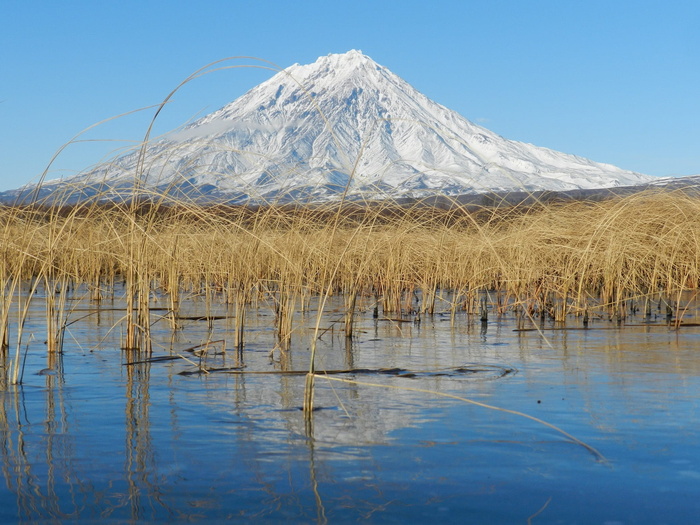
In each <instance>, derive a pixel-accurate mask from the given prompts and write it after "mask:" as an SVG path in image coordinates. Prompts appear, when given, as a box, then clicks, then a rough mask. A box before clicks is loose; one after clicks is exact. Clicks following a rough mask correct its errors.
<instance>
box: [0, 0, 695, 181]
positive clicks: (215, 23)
mask: <svg viewBox="0 0 700 525" xmlns="http://www.w3.org/2000/svg"><path fill="white" fill-rule="evenodd" d="M350 49H361V50H362V51H363V52H364V53H365V54H367V55H369V56H370V57H372V58H373V59H374V60H375V61H377V62H378V63H380V64H382V65H384V66H386V67H388V68H389V69H390V70H392V71H393V72H394V73H396V74H398V75H399V76H401V77H403V78H404V79H405V80H407V81H408V82H409V83H411V84H412V85H413V86H414V87H416V88H417V89H418V90H419V91H421V92H423V93H424V94H426V95H427V96H428V97H430V98H432V99H433V100H435V101H436V102H439V103H441V104H443V105H445V106H447V107H449V108H451V109H453V110H455V111H458V112H459V113H461V114H462V115H463V116H465V117H466V118H468V119H470V120H472V121H473V122H475V123H478V124H480V125H483V126H485V127H487V128H489V129H491V130H492V131H495V132H496V133H498V134H500V135H502V136H504V137H506V138H509V139H513V140H520V141H524V142H529V143H532V144H535V145H538V146H544V147H548V148H552V149H556V150H559V151H563V152H566V153H572V154H576V155H580V156H583V157H588V158H590V159H593V160H595V161H599V162H607V163H611V164H615V165H617V166H619V167H622V168H625V169H629V170H634V171H638V172H641V173H646V174H650V175H659V176H663V175H691V174H698V173H700V2H698V1H697V0H688V1H674V0H667V1H645V0H635V1H631V0H630V1H623V0H617V1H616V0H605V1H598V0H586V1H574V0H571V1H568V0H550V1H544V0H527V1H525V0H523V1H515V0H489V1H483V0H480V1H471V0H464V1H447V0H444V1H440V0H434V1H433V2H430V3H429V2H425V1H412V0H403V1H384V2H379V1H374V2H371V1H364V0H353V1H347V0H344V1H336V2H333V1H330V0H327V1H325V2H320V1H303V0H298V1H296V2H291V1H265V0H257V1H245V0H241V1H214V0H211V1H207V0H201V1H198V2H192V1H177V0H172V1H147V0H139V1H132V0H126V1H119V2H117V1H114V2H107V1H94V0H91V1H70V0H64V1H61V2H57V1H49V0H47V1H43V2H42V1H36V0H0V50H1V51H0V190H6V189H10V188H15V187H18V186H21V185H23V184H25V183H27V182H30V181H32V180H36V177H37V176H38V175H39V174H41V172H42V171H43V170H44V169H45V168H46V167H47V165H48V163H49V161H50V160H51V158H52V156H53V154H54V153H55V152H56V151H57V150H58V149H59V148H60V147H61V146H62V145H64V144H65V143H67V142H68V141H69V140H70V139H71V138H72V137H73V136H74V135H76V134H77V133H79V132H80V131H81V130H83V129H85V128H87V127H88V126H91V125H92V124H95V123H97V122H99V121H102V120H104V119H108V118H110V117H114V116H116V115H120V114H122V113H126V112H129V111H132V110H137V109H140V108H144V107H147V106H150V105H153V104H157V103H159V102H160V101H162V100H163V99H164V98H165V97H166V96H167V94H168V93H169V92H170V91H171V90H172V89H174V88H175V87H176V86H177V85H178V84H179V82H181V81H182V80H183V79H185V78H186V77H187V76H188V75H189V74H191V73H192V72H193V71H195V70H196V69H198V68H200V67H202V66H204V65H206V64H208V63H210V62H212V61H215V60H217V59H221V58H225V57H230V56H253V57H259V58H261V59H265V60H269V61H271V62H273V63H275V64H277V65H279V66H280V67H286V66H289V65H291V64H293V63H302V64H305V63H310V62H313V61H314V60H316V58H318V57H319V56H321V55H327V54H329V53H342V52H345V51H348V50H350ZM227 63H228V64H229V65H234V64H240V65H244V64H264V63H262V62H257V61H254V60H237V61H230V62H227ZM272 74H273V73H272V72H271V71H269V70H266V69H259V68H234V69H228V70H225V71H220V72H216V73H212V74H209V75H206V76H205V77H202V78H200V79H198V80H196V81H194V82H191V83H189V84H187V85H186V86H185V88H183V89H182V90H180V91H179V92H178V93H177V94H176V96H175V97H174V99H173V102H172V103H171V104H169V105H168V107H167V108H166V109H165V110H164V112H163V113H162V115H161V116H159V118H158V120H157V127H156V132H164V131H167V130H169V129H172V128H175V127H177V126H178V125H180V124H183V123H184V122H186V121H188V120H189V119H191V118H193V117H195V116H201V115H203V114H206V113H208V112H210V111H213V110H216V109H218V108H219V107H221V106H223V105H224V104H226V103H228V102H231V101H232V100H234V99H235V98H237V97H238V96H240V95H242V94H243V93H244V92H245V91H247V90H248V89H250V88H252V87H253V86H255V85H257V84H258V83H260V82H262V81H263V80H265V79H267V78H269V77H270V76H272ZM152 115H153V110H152V109H151V110H143V111H139V112H136V113H134V114H131V115H128V116H125V117H120V118H118V119H115V120H112V121H110V122H108V123H106V124H104V125H100V126H98V127H97V128H95V129H93V130H91V131H90V132H88V133H86V134H85V135H83V136H82V138H84V139H86V140H89V142H82V143H79V144H73V145H70V146H69V147H68V148H66V149H65V151H64V152H63V153H62V154H61V155H60V156H59V158H58V160H57V161H56V163H55V164H53V165H52V168H51V170H50V173H49V177H50V178H54V177H56V176H60V175H69V174H73V173H75V172H77V171H81V170H83V169H84V168H86V167H88V166H90V165H92V164H94V163H96V162H99V161H100V159H102V158H103V157H104V156H105V155H108V156H112V155H113V154H114V152H115V151H117V150H118V149H119V148H122V147H126V146H129V145H130V143H131V141H138V140H140V139H141V138H142V137H143V135H144V133H145V131H146V127H147V126H148V122H149V120H150V118H151V117H152Z"/></svg>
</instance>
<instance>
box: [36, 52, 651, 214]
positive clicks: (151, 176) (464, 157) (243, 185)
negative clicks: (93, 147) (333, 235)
mask: <svg viewBox="0 0 700 525" xmlns="http://www.w3.org/2000/svg"><path fill="white" fill-rule="evenodd" d="M137 166H138V152H135V153H133V154H130V155H126V156H124V157H120V158H118V159H116V160H115V161H114V162H113V163H111V164H109V165H104V166H102V167H101V168H99V169H97V170H94V171H92V172H90V173H88V174H84V175H80V176H78V177H74V178H72V179H70V182H72V183H73V184H76V183H83V182H86V181H92V182H93V183H98V184H100V187H101V189H102V190H105V189H106V188H111V189H112V194H117V193H120V192H121V193H124V192H126V191H128V188H129V187H130V186H131V184H132V183H133V180H134V174H135V173H136V171H137ZM143 167H144V169H143V178H142V182H143V183H144V185H146V186H148V187H153V188H158V189H159V190H160V191H163V190H168V191H171V192H173V193H175V194H178V193H179V194H187V195H193V194H199V195H204V196H208V197H210V198H212V199H217V200H228V201H233V202H264V201H267V202H270V201H277V200H281V201H288V200H292V199H296V200H313V201H318V200H327V199H332V198H338V197H339V196H340V195H341V194H343V192H345V191H347V196H348V197H349V198H353V199H356V198H385V197H387V196H389V197H392V198H393V197H421V196H425V195H429V194H435V193H439V194H445V195H456V194H463V193H478V192H485V191H513V190H519V191H522V190H525V191H534V190H571V189H589V188H603V187H615V186H630V185H638V184H644V183H647V182H650V181H651V180H653V178H652V177H648V176H645V175H641V174H638V173H633V172H629V171H625V170H621V169H619V168H616V167H614V166H611V165H607V164H600V163H596V162H593V161H590V160H587V159H584V158H580V157H576V156H573V155H568V154H564V153H559V152H556V151H553V150H549V149H545V148H539V147H535V146H533V145H530V144H524V143H521V142H515V141H511V140H507V139H504V138H503V137H500V136H498V135H496V134H495V133H493V132H491V131H489V130H487V129H485V128H483V127H480V126H477V125H475V124H473V123H472V122H470V121H468V120H467V119H465V118H463V117H462V116H460V115H459V114H457V113H456V112H454V111H451V110H449V109H447V108H445V107H443V106H441V105H439V104H437V103H435V102H433V101H431V100H430V99H428V98H427V97H426V96H424V95H423V94H421V93H419V92H418V91H416V90H415V89H413V88H412V87H411V86H410V85H409V84H408V83H406V82H405V81H403V80H402V79H401V78H399V77H398V76H396V75H394V74H393V73H391V72H390V71H389V70H388V69H386V68H384V67H382V66H380V65H378V64H377V63H375V62H374V61H372V60H371V59H370V58H368V57H367V56H365V55H363V54H362V53H361V52H359V51H350V52H348V53H345V54H339V55H328V56H325V57H321V58H319V59H318V60H317V61H316V62H315V63H313V64H310V65H293V66H291V67H289V68H287V69H286V70H284V71H281V72H279V73H278V74H276V75H275V76H274V77H272V78H271V79H270V80H268V81H266V82H264V83H262V84H260V85H259V86H257V87H255V88H253V89H252V90H250V91H249V92H247V93H246V94H245V95H243V96H242V97H240V98H239V99H237V100H236V101H234V102H232V103H231V104H229V105H227V106H225V107H223V108H221V109H220V110H218V111H216V112H214V113H211V114H209V115H207V116H205V117H203V118H201V119H200V120H198V121H196V122H194V123H192V124H190V125H189V126H187V127H185V128H184V129H182V130H179V131H176V132H173V133H170V134H168V135H167V136H165V137H164V138H162V139H160V140H158V141H154V142H153V143H151V144H150V145H149V146H148V148H147V151H146V156H145V162H144V166H143ZM60 185H61V183H47V184H46V185H45V191H51V190H52V189H55V188H58V187H60Z"/></svg>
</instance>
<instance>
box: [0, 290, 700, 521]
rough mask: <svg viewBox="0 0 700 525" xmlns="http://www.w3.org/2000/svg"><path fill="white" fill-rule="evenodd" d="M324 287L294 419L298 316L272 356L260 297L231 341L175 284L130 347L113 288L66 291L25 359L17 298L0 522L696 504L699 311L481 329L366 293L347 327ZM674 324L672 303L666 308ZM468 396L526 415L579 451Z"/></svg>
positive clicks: (552, 512)
mask: <svg viewBox="0 0 700 525" xmlns="http://www.w3.org/2000/svg"><path fill="white" fill-rule="evenodd" d="M157 299H158V298H156V302H155V303H154V307H156V308H157V307H158V306H159V304H158V302H157ZM334 301H337V302H334ZM331 303H332V304H330V306H328V307H327V308H326V313H324V316H323V320H322V323H321V327H322V335H321V338H320V340H319V342H318V348H317V352H318V355H317V365H316V368H317V371H319V372H322V371H324V370H327V371H331V372H333V373H332V374H331V375H330V376H329V377H331V378H335V379H336V380H331V379H325V378H322V377H319V378H317V379H316V390H315V408H316V410H315V411H314V412H313V417H312V418H311V420H307V419H305V417H304V414H303V412H302V411H301V405H302V399H303V390H304V379H305V377H304V372H305V371H306V370H307V369H308V366H309V346H310V340H311V337H312V328H313V325H314V324H315V314H314V312H310V313H307V314H304V313H301V312H299V313H297V314H296V318H295V323H294V329H295V331H294V333H293V335H292V342H291V346H290V348H289V350H287V351H281V350H280V349H279V348H278V347H277V348H276V347H275V336H274V318H275V316H274V312H273V309H272V306H267V305H265V304H264V303H261V304H260V305H258V307H257V308H255V309H251V310H250V311H249V312H248V314H247V325H246V336H245V337H246V345H245V348H244V350H243V351H242V352H238V351H237V350H235V349H234V348H232V346H233V345H232V341H233V319H232V314H231V312H230V311H229V310H228V309H227V307H226V305H224V304H218V303H217V304H215V305H214V311H211V312H210V313H209V315H212V316H216V317H215V318H213V319H212V320H211V322H210V323H209V322H207V321H206V320H198V319H197V316H203V315H205V314H204V312H205V310H207V309H206V308H205V303H204V301H202V300H201V299H199V298H196V297H194V298H191V299H190V300H188V301H187V302H186V303H184V309H183V312H181V317H182V319H180V324H181V329H180V330H178V331H177V332H176V333H175V334H173V333H172V331H171V330H170V329H169V326H168V322H167V320H166V319H162V320H158V316H159V315H165V311H164V310H163V311H161V310H157V309H154V310H153V312H152V316H153V319H154V321H155V324H154V326H153V338H154V352H153V356H152V358H148V356H144V355H140V354H138V353H137V352H134V351H124V350H121V349H120V340H121V337H123V334H122V329H121V324H120V319H121V318H122V316H123V315H124V310H123V305H122V304H119V300H113V301H104V302H103V303H102V304H101V305H100V307H99V308H97V307H96V306H95V305H94V304H92V303H90V302H89V301H87V300H81V301H74V302H73V303H72V305H71V307H72V308H73V311H72V313H71V317H70V319H71V323H72V324H70V325H69V326H68V329H67V332H66V339H65V345H64V351H63V353H62V354H60V355H55V356H47V353H46V346H45V344H44V340H43V338H45V326H44V318H43V315H44V305H43V302H42V300H41V297H40V296H37V297H36V298H35V300H34V302H33V303H32V310H31V312H30V316H29V319H28V321H27V324H26V327H25V337H24V341H25V343H27V346H26V362H25V367H24V373H23V384H22V385H19V386H14V385H9V384H8V383H7V380H6V379H5V376H6V375H7V374H6V373H4V374H3V382H2V385H1V386H2V389H1V390H0V393H1V395H2V404H0V411H1V412H0V428H2V434H1V436H2V437H1V442H0V463H1V465H2V471H3V477H4V481H5V482H4V484H3V486H2V488H1V489H0V521H2V522H70V521H83V522H85V521H87V522H90V521H98V520H99V521H100V522H113V523H125V522H133V521H140V522H141V521H142V522H171V521H201V522H212V521H214V522H216V521H224V520H234V521H236V520H238V521H242V522H247V521H256V522H261V523H265V522H270V523H273V522H280V521H282V520H284V521H287V522H290V523H326V522H329V523H347V522H358V521H359V522H371V523H427V522H440V523H533V524H537V523H601V524H603V523H605V524H623V523H692V522H696V521H697V519H698V516H700V498H698V496H697V495H698V493H699V492H700V444H699V440H698V439H697V436H698V429H699V428H700V402H699V399H700V396H699V395H698V394H699V393H700V353H699V352H698V350H699V349H700V328H699V327H696V326H691V325H690V324H689V325H688V326H684V327H682V328H680V329H677V330H676V329H672V328H670V327H669V326H667V325H666V322H665V318H664V317H663V316H661V314H660V313H657V312H656V309H655V310H654V315H652V317H651V318H645V317H644V316H642V315H636V316H629V317H627V318H626V319H625V320H624V323H622V324H621V325H618V323H616V322H613V321H611V320H608V319H607V318H604V317H603V318H593V319H591V321H590V323H589V324H588V326H587V327H584V326H583V325H582V324H581V322H580V320H578V319H575V318H570V319H569V320H567V322H566V324H563V323H558V324H555V323H551V322H542V323H540V322H539V319H538V320H530V319H522V318H518V317H517V316H516V315H515V314H514V313H513V312H509V313H507V314H505V315H502V316H497V315H496V314H495V312H492V313H491V315H490V318H489V321H488V322H487V323H482V322H481V321H480V320H479V317H478V316H473V315H472V316H468V315H467V314H465V313H460V314H458V315H457V317H456V318H455V320H454V323H452V322H451V319H450V316H449V314H447V313H445V314H440V313H438V314H435V315H433V316H425V315H424V316H423V317H422V319H421V320H420V322H414V320H413V319H412V318H407V319H383V318H381V316H380V317H379V318H375V317H374V316H373V311H372V307H371V305H369V304H366V305H365V306H364V308H363V309H362V311H361V313H360V314H359V315H358V318H357V321H356V322H357V324H356V334H355V337H354V338H353V339H352V340H349V339H346V338H345V337H344V333H343V330H342V328H343V325H342V302H341V301H340V300H338V299H337V298H333V300H332V301H331ZM163 305H164V307H165V301H163ZM13 315H14V314H13ZM695 318H696V312H695V310H692V311H689V312H688V313H687V314H686V317H685V320H686V321H689V322H690V323H692V322H694V321H695ZM535 321H536V322H535ZM11 335H13V336H14V335H16V334H15V333H14V328H13V333H12V334H11ZM222 340H223V342H218V341H222ZM207 341H212V342H211V344H210V345H209V346H206V345H204V346H202V345H203V344H204V343H206V342H207ZM24 349H25V347H24V346H23V347H22V350H23V351H24ZM11 351H14V349H13V347H12V345H11ZM3 367H4V368H3V372H6V367H7V360H5V361H4V362H3ZM203 369H206V370H210V372H209V373H206V372H204V371H203ZM343 371H346V372H343ZM337 379H345V380H352V381H355V382H354V383H345V382H339V381H337ZM447 396H451V397H447ZM457 398H463V400H460V399H457ZM469 401H475V402H478V403H482V404H485V405H489V406H491V407H498V408H501V409H506V410H509V411H515V412H519V413H522V414H525V415H528V416H532V417H533V418H538V419H540V420H542V421H544V422H547V423H549V424H551V425H555V426H556V427H558V428H559V429H561V430H563V431H564V432H566V433H568V434H570V435H571V436H573V437H574V438H575V439H577V440H580V442H582V443H583V444H585V445H587V446H588V447H591V448H587V447H586V446H584V445H583V444H581V443H577V442H575V441H572V440H571V439H569V438H567V437H566V436H565V435H564V434H562V433H560V432H558V431H557V430H556V429H553V428H551V427H549V426H546V425H544V424H542V423H540V422H538V421H535V420H533V419H530V418H527V417H523V416H522V415H519V414H515V413H512V412H504V411H501V410H496V409H494V408H487V407H484V406H478V405H475V404H473V403H471V402H469ZM595 451H598V452H599V453H600V455H602V457H600V456H598V455H596V454H595Z"/></svg>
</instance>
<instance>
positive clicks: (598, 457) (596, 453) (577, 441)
mask: <svg viewBox="0 0 700 525" xmlns="http://www.w3.org/2000/svg"><path fill="white" fill-rule="evenodd" d="M315 375H316V377H319V378H321V377H322V378H324V379H327V380H329V381H338V382H340V383H349V384H353V385H361V386H372V387H378V388H390V389H396V390H404V391H408V392H419V393H422V394H431V395H434V396H439V397H447V398H450V399H456V400H458V401H462V402H464V403H469V404H470V405H475V406H478V407H481V408H487V409H489V410H496V411H498V412H504V413H506V414H512V415H514V416H518V417H524V418H525V419H529V420H531V421H534V422H535V423H539V424H540V425H544V426H546V427H548V428H551V429H552V430H555V431H556V432H558V433H560V434H561V435H563V436H564V437H566V438H567V439H569V440H570V441H573V442H574V443H575V444H577V445H579V446H581V447H583V448H585V449H586V450H587V451H588V452H590V453H591V454H592V455H593V456H594V457H595V458H596V461H599V462H601V463H608V460H607V458H606V457H605V456H604V455H603V454H601V453H600V452H599V451H598V450H597V449H595V448H593V447H592V446H591V445H589V444H587V443H584V442H583V441H581V440H580V439H578V438H576V437H574V436H572V435H571V434H569V433H568V432H566V431H565V430H562V429H561V428H559V427H557V426H555V425H553V424H551V423H548V422H547V421H544V420H542V419H540V418H538V417H535V416H531V415H529V414H525V413H524V412H518V411H517V410H511V409H509V408H501V407H497V406H494V405H489V404H486V403H482V402H480V401H474V400H473V399H469V398H466V397H461V396H456V395H454V394H446V393H444V392H435V391H434V390H426V389H423V388H411V387H403V386H396V385H382V384H379V383H368V382H366V381H355V380H354V379H344V378H342V377H331V376H329V375H324V374H315Z"/></svg>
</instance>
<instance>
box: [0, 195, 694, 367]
mask: <svg viewBox="0 0 700 525" xmlns="http://www.w3.org/2000/svg"><path fill="white" fill-rule="evenodd" d="M699 231H700V199H698V198H697V197H696V196H693V195H689V194H686V193H683V192H661V191H659V192H646V193H639V194H635V195H631V196H625V197H617V198H613V199H609V200H605V201H601V202H567V203H550V204H542V205H537V206H531V207H529V208H527V209H525V208H517V207H516V208H493V209H481V210H476V211H474V210H466V209H463V208H461V207H459V206H457V205H455V206H454V207H453V208H452V209H450V210H440V209H436V208H432V207H428V206H421V205H416V206H414V207H411V208H402V207H399V206H393V205H390V204H385V205H384V206H365V207H362V206H358V205H347V206H345V207H344V208H338V207H337V205H336V206H335V207H330V206H329V207H326V208H324V207H316V208H313V209H312V208H289V207H288V208H284V207H268V208H259V209H255V210H252V209H244V208H221V207H216V208H214V207H213V208H204V207H198V206H194V205H187V206H186V205H183V204H182V203H178V204H177V205H173V206H146V207H137V206H126V205H125V206H104V205H100V206H98V205H94V206H91V207H90V206H82V207H74V208H68V207H62V208H60V209H58V208H50V207H47V208H41V207H36V208H23V209H20V208H13V207H4V208H0V279H1V280H2V283H3V287H2V297H0V306H1V308H2V310H1V311H0V341H1V342H2V345H3V347H4V348H5V349H7V347H8V344H9V336H8V333H9V331H10V328H11V327H10V326H9V316H8V311H9V309H10V308H11V307H12V306H13V305H16V306H17V307H18V308H19V310H20V311H22V309H23V308H25V307H26V305H27V304H28V301H29V300H30V299H31V296H32V295H33V294H34V293H35V292H36V291H37V290H39V289H41V287H44V288H46V290H55V291H62V292H64V293H61V294H53V293H47V294H46V297H47V298H46V302H47V333H48V339H49V343H48V344H49V351H55V350H58V349H60V347H61V344H62V327H63V326H64V325H65V323H66V321H67V317H68V312H66V304H65V302H64V301H65V299H61V298H64V297H66V295H67V294H66V293H65V292H66V291H67V290H68V288H69V287H70V288H71V289H73V290H75V289H77V288H82V289H88V290H90V291H91V292H90V295H91V297H92V298H93V299H94V300H99V299H100V297H102V296H104V295H105V294H113V293H115V283H121V282H126V289H127V297H126V299H127V314H126V316H125V322H126V324H127V330H126V334H127V340H126V341H125V342H124V346H125V347H126V348H141V349H142V350H143V349H145V350H148V349H149V348H150V346H149V345H150V342H149V339H150V334H149V330H150V325H151V321H150V319H149V317H148V315H149V314H148V312H149V301H150V300H151V297H152V295H153V292H158V293H161V294H165V295H167V296H168V297H169V298H170V303H169V304H170V308H171V315H170V318H171V322H172V325H173V328H175V327H176V326H177V321H176V317H177V315H176V314H177V310H178V308H179V304H180V297H181V295H182V294H190V293H197V294H200V293H203V294H204V295H205V296H206V297H213V296H214V295H216V294H221V295H223V297H224V298H225V300H226V301H228V302H229V303H232V304H234V305H235V307H236V313H237V315H236V341H235V344H236V347H237V348H239V349H241V348H243V345H244V333H245V315H244V313H245V309H246V307H247V306H248V305H250V304H251V303H252V302H254V301H257V300H259V299H260V298H261V297H262V298H264V299H265V301H266V304H270V305H272V307H273V308H274V310H275V313H276V323H277V324H276V328H277V335H278V340H279V347H280V349H282V350H284V349H285V348H286V346H287V345H288V344H289V341H290V336H291V333H292V332H293V331H294V330H295V323H294V315H295V312H296V311H298V310H299V309H305V308H308V307H309V303H310V301H312V300H313V299H314V298H317V300H318V302H319V305H320V306H321V307H322V305H323V300H324V297H326V296H327V295H328V294H340V295H343V296H344V298H345V306H346V315H345V325H346V334H347V335H348V336H352V330H353V321H354V316H355V313H356V309H357V298H358V297H369V298H372V300H374V299H376V302H377V310H378V311H381V312H382V315H385V316H398V315H402V314H412V315H424V314H431V313H433V312H434V311H436V310H442V311H445V310H448V311H451V312H452V314H453V315H454V314H455V312H456V311H458V310H460V309H465V310H467V311H468V312H469V313H478V312H479V311H481V313H482V315H485V308H484V306H483V305H480V297H482V298H483V297H484V294H483V292H484V291H491V292H496V293H491V294H490V295H489V297H490V300H491V302H492V303H493V308H497V309H498V311H499V312H502V311H504V310H507V309H508V308H521V309H522V311H525V312H527V313H528V315H530V316H536V315H540V316H542V317H544V316H551V317H552V318H554V319H556V320H564V319H565V318H566V316H567V315H569V314H571V313H576V314H582V313H584V312H585V313H586V314H588V313H589V312H593V311H595V310H596V309H597V310H599V311H602V312H604V313H606V314H608V315H610V316H616V317H617V318H618V319H622V318H624V316H625V315H626V312H628V311H629V304H630V301H633V302H634V304H636V305H639V306H638V307H639V308H641V307H642V306H641V305H643V304H649V301H650V300H651V299H654V300H656V301H658V300H663V301H665V302H666V303H667V304H669V305H670V307H672V308H675V309H678V311H682V309H683V306H684V305H682V304H680V294H681V292H683V291H685V290H689V289H690V290H694V289H696V288H697V287H698V282H700V255H699V254H700V235H699V234H698V232H699ZM22 286H23V287H24V289H23V291H22V292H21V293H20V288H21V287H22ZM27 290H29V294H27ZM365 303H366V301H365ZM207 304H208V303H207ZM16 330H17V334H19V337H16V339H17V341H18V346H17V355H16V359H17V360H18V359H19V344H20V342H21V331H22V326H21V321H20V324H19V326H17V327H16ZM16 373H17V371H16V370H15V371H13V374H16Z"/></svg>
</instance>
